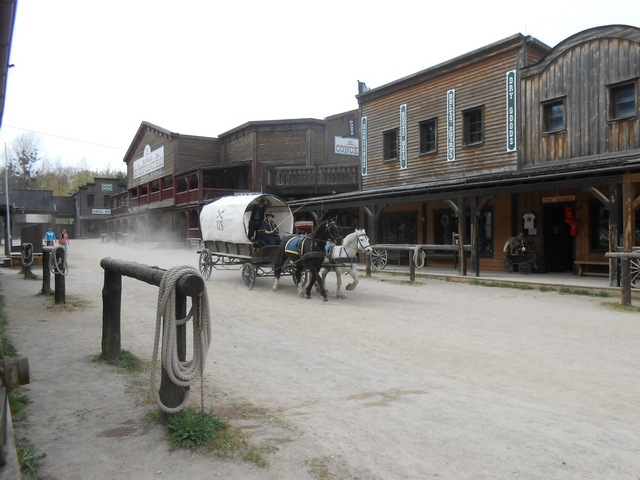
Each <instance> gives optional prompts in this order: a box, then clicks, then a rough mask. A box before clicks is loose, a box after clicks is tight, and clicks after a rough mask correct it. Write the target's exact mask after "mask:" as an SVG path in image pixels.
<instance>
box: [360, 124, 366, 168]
mask: <svg viewBox="0 0 640 480" xmlns="http://www.w3.org/2000/svg"><path fill="white" fill-rule="evenodd" d="M360 135H361V136H362V142H361V145H362V151H361V152H362V176H365V175H366V174H367V117H362V124H361V125H360Z"/></svg>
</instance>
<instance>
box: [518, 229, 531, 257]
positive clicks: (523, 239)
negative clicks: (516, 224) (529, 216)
mask: <svg viewBox="0 0 640 480" xmlns="http://www.w3.org/2000/svg"><path fill="white" fill-rule="evenodd" d="M516 242H517V244H516V245H517V247H516V248H517V249H518V252H521V253H527V252H528V251H529V241H528V240H527V236H526V235H525V234H524V233H523V232H520V233H519V234H518V236H517V237H516Z"/></svg>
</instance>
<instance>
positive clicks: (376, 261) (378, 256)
mask: <svg viewBox="0 0 640 480" xmlns="http://www.w3.org/2000/svg"><path fill="white" fill-rule="evenodd" d="M371 265H372V266H373V268H375V269H376V270H382V269H383V268H384V267H386V266H387V251H386V250H378V249H375V248H374V249H373V251H372V252H371Z"/></svg>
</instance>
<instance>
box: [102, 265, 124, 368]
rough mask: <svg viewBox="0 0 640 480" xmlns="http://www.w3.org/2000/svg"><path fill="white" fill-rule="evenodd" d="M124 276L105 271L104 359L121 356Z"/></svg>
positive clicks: (103, 304)
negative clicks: (121, 314)
mask: <svg viewBox="0 0 640 480" xmlns="http://www.w3.org/2000/svg"><path fill="white" fill-rule="evenodd" d="M121 300H122V275H121V274H120V273H117V272H115V271H113V270H109V269H105V271H104V286H103V287H102V358H104V359H105V360H115V359H116V358H118V357H119V356H120V313H121V307H122V303H121Z"/></svg>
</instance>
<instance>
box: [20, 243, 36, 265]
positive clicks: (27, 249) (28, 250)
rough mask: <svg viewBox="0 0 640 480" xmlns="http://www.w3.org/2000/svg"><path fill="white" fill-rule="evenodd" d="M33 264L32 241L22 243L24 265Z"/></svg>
mask: <svg viewBox="0 0 640 480" xmlns="http://www.w3.org/2000/svg"><path fill="white" fill-rule="evenodd" d="M32 264H33V245H31V244H30V243H23V244H22V266H23V267H30V266H31V265H32Z"/></svg>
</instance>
